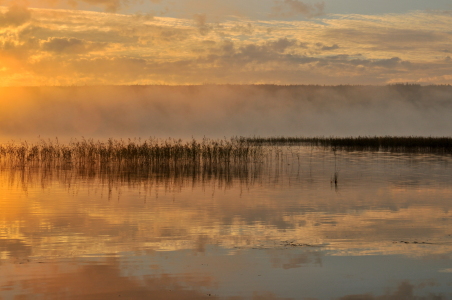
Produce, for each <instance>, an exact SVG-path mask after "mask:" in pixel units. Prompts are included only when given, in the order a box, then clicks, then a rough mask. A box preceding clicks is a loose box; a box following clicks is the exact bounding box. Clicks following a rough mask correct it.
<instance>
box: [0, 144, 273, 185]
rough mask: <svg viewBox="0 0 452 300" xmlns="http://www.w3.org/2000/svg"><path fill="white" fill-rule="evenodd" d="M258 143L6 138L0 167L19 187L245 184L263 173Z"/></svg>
mask: <svg viewBox="0 0 452 300" xmlns="http://www.w3.org/2000/svg"><path fill="white" fill-rule="evenodd" d="M264 148H265V147H263V146H261V145H254V144H251V143H249V142H248V141H246V140H244V139H240V138H231V139H222V140H212V139H206V138H205V139H203V140H201V141H196V140H191V141H187V142H183V141H181V140H175V139H166V140H159V139H147V140H141V139H135V140H131V139H128V140H115V139H109V140H107V141H94V140H91V139H81V140H72V141H71V142H69V143H67V144H63V143H59V142H58V140H57V139H56V140H53V141H51V140H47V141H46V140H42V141H40V142H38V143H35V144H30V143H27V142H21V143H14V142H10V143H7V144H2V145H0V171H2V172H5V171H6V172H7V174H9V175H8V176H9V177H10V178H15V181H18V182H21V183H22V184H23V186H27V185H29V184H32V181H36V180H33V178H35V179H36V178H39V180H37V182H40V183H41V184H42V185H46V183H48V184H51V182H52V181H53V180H58V181H62V182H64V183H67V184H68V185H72V184H75V183H76V182H77V180H78V179H82V180H87V181H100V182H101V183H102V184H106V185H108V186H120V185H122V184H128V185H129V184H132V185H135V184H140V185H143V184H144V185H148V186H152V185H161V184H163V185H164V186H165V187H167V188H168V189H178V188H180V187H182V186H185V185H188V184H204V183H205V184H207V183H209V182H210V183H212V182H216V183H217V184H218V185H223V186H229V185H232V183H233V182H237V181H238V182H240V183H243V184H245V185H248V184H251V183H252V182H254V181H255V180H257V179H258V178H260V175H261V173H262V172H263V165H264V164H263V162H264V161H265V159H266V155H265V150H264Z"/></svg>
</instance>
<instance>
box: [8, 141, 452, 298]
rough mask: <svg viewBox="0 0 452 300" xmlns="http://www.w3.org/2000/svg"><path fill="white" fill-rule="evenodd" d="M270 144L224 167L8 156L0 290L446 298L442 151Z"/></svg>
mask: <svg viewBox="0 0 452 300" xmlns="http://www.w3.org/2000/svg"><path fill="white" fill-rule="evenodd" d="M268 149H272V154H271V157H272V158H271V159H270V158H268V157H267V158H266V159H265V160H263V161H262V162H256V163H255V162H250V163H249V165H248V167H247V168H245V169H240V171H238V170H237V169H231V170H229V173H227V170H222V171H221V172H210V173H208V172H206V171H203V170H197V171H196V172H193V173H192V174H188V173H180V174H175V173H171V174H170V173H159V172H156V173H155V172H154V173H143V172H141V173H137V172H131V171H130V170H128V169H127V168H123V169H114V168H112V169H98V168H95V167H91V168H90V167H87V168H80V167H77V166H76V165H66V166H64V165H62V166H59V167H46V166H45V165H38V166H25V167H23V166H22V167H19V166H17V165H16V166H11V165H8V164H5V163H3V164H2V168H1V171H0V188H1V195H0V208H1V209H0V224H1V226H0V254H1V255H0V257H1V265H0V289H1V295H2V297H3V298H5V299H15V298H16V297H17V298H20V297H24V298H27V297H31V298H42V299H66V298H67V299H75V298H80V299H112V298H117V297H121V298H125V299H144V298H152V299H199V298H203V297H208V298H217V299H340V298H341V297H343V299H348V298H346V296H349V295H361V297H358V298H356V299H377V298H378V297H381V298H378V299H393V298H390V297H395V298H394V299H417V298H415V297H421V296H425V297H427V298H426V299H430V298H429V297H431V299H448V297H450V296H452V294H451V293H450V284H451V283H452V277H451V275H450V274H451V273H452V271H451V270H452V261H451V259H450V253H451V251H452V231H451V228H452V227H451V225H452V224H451V223H452V219H451V212H450V208H451V207H452V202H451V199H452V197H451V196H452V189H451V186H450V183H451V179H452V173H451V164H450V163H451V161H452V158H451V157H450V156H448V155H447V156H446V155H435V154H403V153H384V152H345V151H343V152H342V151H338V152H337V153H336V156H335V155H334V154H333V152H332V151H329V150H319V149H316V148H311V147H300V146H292V147H277V148H267V150H268ZM276 149H278V151H276ZM230 167H231V168H233V165H231V166H230ZM234 170H235V171H234ZM225 172H226V173H225ZM335 172H337V173H338V183H337V185H335V184H334V182H331V179H332V178H333V175H334V173H335ZM225 174H227V176H225ZM434 296H441V297H442V298H434ZM365 297H367V298H365ZM403 297H405V298H403ZM353 299H355V298H353Z"/></svg>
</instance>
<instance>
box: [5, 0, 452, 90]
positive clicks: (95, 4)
mask: <svg viewBox="0 0 452 300" xmlns="http://www.w3.org/2000/svg"><path fill="white" fill-rule="evenodd" d="M451 28H452V2H451V1H450V0H428V1H427V0H398V1H389V0H381V1H375V0H325V1H321V2H317V1H308V0H306V1H301V0H247V1H239V0H230V1H220V0H29V1H25V0H13V1H7V0H0V85H1V86H30V85H31V86H72V85H77V86H84V85H135V84H138V85H142V84H164V85H189V84H326V85H338V84H363V85H367V84H371V85H385V84H392V83H400V82H409V83H419V84H451V83H452V58H451V57H452V29H451Z"/></svg>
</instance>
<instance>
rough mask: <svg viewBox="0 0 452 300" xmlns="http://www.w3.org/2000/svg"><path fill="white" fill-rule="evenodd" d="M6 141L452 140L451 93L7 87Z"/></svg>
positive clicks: (1, 111) (2, 120)
mask: <svg viewBox="0 0 452 300" xmlns="http://www.w3.org/2000/svg"><path fill="white" fill-rule="evenodd" d="M0 94H1V95H2V101H1V102H0V136H1V139H2V140H8V139H36V138H37V137H38V136H40V137H41V138H54V137H58V138H61V139H66V138H80V137H82V136H83V137H86V138H101V139H103V138H108V137H115V138H128V137H142V138H147V137H150V136H152V137H160V138H167V137H175V138H191V137H195V138H202V137H203V136H207V137H211V138H222V137H225V136H226V137H229V136H236V135H239V136H252V135H259V136H271V135H285V136H290V135H296V136H331V135H333V136H357V135H361V136H363V135H417V136H420V135H422V136H449V135H450V132H451V129H452V118H450V111H451V109H452V87H451V86H425V87H421V86H409V85H408V86H406V85H396V86H380V87H376V86H326V87H322V86H273V85H220V86H218V85H204V86H105V87H26V88H19V87H17V88H12V87H8V88H1V89H0Z"/></svg>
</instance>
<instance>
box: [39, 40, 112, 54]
mask: <svg viewBox="0 0 452 300" xmlns="http://www.w3.org/2000/svg"><path fill="white" fill-rule="evenodd" d="M106 45H107V44H106V43H93V42H89V41H85V40H80V39H76V38H50V39H49V40H47V41H45V42H44V43H43V44H42V49H43V50H44V51H49V52H55V53H61V54H82V53H87V52H91V51H99V50H103V49H105V47H106Z"/></svg>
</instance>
